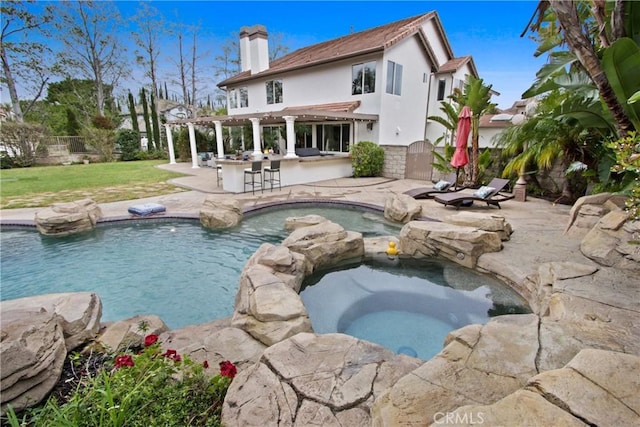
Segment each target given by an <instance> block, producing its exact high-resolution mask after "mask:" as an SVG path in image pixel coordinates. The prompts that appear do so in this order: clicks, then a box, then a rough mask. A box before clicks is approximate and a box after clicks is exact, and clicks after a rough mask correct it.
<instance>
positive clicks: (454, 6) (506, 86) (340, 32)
mask: <svg viewBox="0 0 640 427" xmlns="http://www.w3.org/2000/svg"><path fill="white" fill-rule="evenodd" d="M38 3H40V5H42V4H43V3H44V2H42V1H38ZM148 3H149V4H150V5H151V6H153V7H155V8H156V9H158V10H159V11H160V12H161V14H162V15H163V16H164V18H165V20H166V21H169V22H174V23H175V22H180V23H182V24H184V25H198V26H199V27H200V30H199V33H198V50H199V52H201V53H202V55H203V59H202V60H201V65H202V67H203V68H204V70H207V71H205V72H206V73H207V76H208V78H207V81H206V84H207V85H208V86H209V87H211V90H210V91H206V92H211V93H213V89H214V88H215V85H216V84H217V83H218V82H219V80H221V79H222V78H217V79H216V78H214V77H213V71H212V70H211V68H209V69H207V66H209V67H210V64H211V63H212V62H213V58H214V57H215V56H216V55H218V54H219V47H220V46H222V45H224V44H225V43H227V44H228V42H229V40H232V39H233V40H235V41H237V40H238V35H239V32H240V28H241V27H243V26H252V25H256V24H261V25H264V26H265V27H266V28H267V32H268V34H269V35H270V37H273V38H274V40H278V41H279V42H280V43H281V44H282V45H283V46H286V47H288V48H289V52H293V51H294V50H296V49H298V48H302V47H306V46H309V45H312V44H315V43H320V42H324V41H327V40H331V39H333V38H337V37H341V36H344V35H348V34H350V33H351V32H358V31H363V30H366V29H370V28H373V27H376V26H380V25H385V24H388V23H391V22H394V21H397V20H401V19H404V18H408V17H412V16H416V15H422V14H425V13H428V12H431V11H436V12H437V13H438V15H439V17H440V20H441V22H442V25H443V28H444V31H445V34H446V35H447V38H448V40H449V43H450V45H451V47H452V50H453V53H454V55H455V56H456V57H459V56H466V55H471V56H472V57H473V60H474V63H475V65H476V68H477V70H478V73H479V75H480V77H481V78H482V79H483V80H484V82H485V84H490V85H492V89H493V90H494V91H496V92H498V93H500V95H499V96H497V97H494V98H493V99H492V102H495V103H497V104H498V107H499V108H503V109H504V108H509V107H510V106H512V105H513V103H514V102H515V101H517V100H519V99H520V98H521V94H522V93H523V92H524V91H525V90H527V89H528V88H529V87H530V86H531V84H532V83H533V82H534V80H535V74H536V72H537V71H538V70H539V69H540V67H542V65H544V62H545V58H535V57H534V56H533V53H534V51H535V49H536V43H535V42H534V41H532V40H530V38H529V35H525V36H524V37H520V34H521V33H522V32H523V30H524V28H525V27H526V25H527V23H528V22H529V19H530V17H531V16H532V14H533V13H534V11H535V9H536V6H537V1H528V0H502V1H479V0H477V1H476V0H467V1H461V0H440V1H414V0H411V1H376V0H367V1H363V0H361V1H341V0H333V1H331V0H330V1H300V0H298V1H293V0H291V1H270V0H263V1H244V0H236V1H212V0H200V1H176V0H151V1H148ZM115 4H116V6H117V7H118V9H119V10H120V13H121V15H122V16H123V17H124V18H130V17H132V16H134V15H135V14H136V12H137V9H138V8H139V5H140V2H139V1H123V0H120V1H116V2H115ZM122 36H123V37H125V42H127V41H128V42H129V43H130V48H131V49H130V50H133V47H134V46H133V45H134V43H133V40H132V37H131V36H127V33H126V32H124V31H123V32H122ZM127 38H128V40H127ZM161 46H162V53H161V55H160V64H161V72H160V74H161V77H162V75H163V74H164V75H165V76H169V75H171V74H174V73H175V69H176V67H175V60H176V54H175V52H176V49H177V43H176V40H175V39H174V38H170V37H167V36H163V38H162V39H161ZM209 70H211V71H209ZM166 78H167V79H170V77H166ZM161 80H164V79H161ZM121 83H123V85H124V86H128V88H129V89H130V90H132V91H133V92H135V91H137V89H135V88H139V87H140V86H141V85H142V84H144V83H146V82H145V81H144V78H143V76H142V75H137V74H136V73H133V74H132V75H131V76H130V77H129V81H128V82H121ZM169 87H170V88H171V85H169ZM170 90H171V89H170ZM201 92H202V91H201ZM6 95H7V94H6V92H5V91H4V90H3V91H2V96H3V98H5V97H6ZM6 101H8V100H4V99H3V102H6Z"/></svg>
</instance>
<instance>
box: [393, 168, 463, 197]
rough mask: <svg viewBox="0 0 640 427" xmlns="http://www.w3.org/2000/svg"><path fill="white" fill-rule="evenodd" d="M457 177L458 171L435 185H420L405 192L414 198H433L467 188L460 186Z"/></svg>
mask: <svg viewBox="0 0 640 427" xmlns="http://www.w3.org/2000/svg"><path fill="white" fill-rule="evenodd" d="M456 178H457V177H456V173H455V172H452V173H450V174H449V175H448V176H447V177H446V178H445V179H441V180H440V181H438V182H436V183H435V184H434V185H433V187H418V188H414V189H411V190H408V191H405V192H404V194H406V195H408V196H411V197H413V198H414V199H433V198H434V197H435V196H436V195H438V194H445V193H454V192H457V191H460V190H464V189H465V188H467V187H465V186H458V185H457V183H456Z"/></svg>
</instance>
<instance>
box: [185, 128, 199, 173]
mask: <svg viewBox="0 0 640 427" xmlns="http://www.w3.org/2000/svg"><path fill="white" fill-rule="evenodd" d="M187 126H188V127H189V147H191V168H192V169H199V168H200V166H198V152H197V151H196V150H197V149H196V129H195V127H194V126H193V123H187Z"/></svg>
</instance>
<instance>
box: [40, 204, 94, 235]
mask: <svg viewBox="0 0 640 427" xmlns="http://www.w3.org/2000/svg"><path fill="white" fill-rule="evenodd" d="M101 218H102V210H101V209H100V207H99V206H98V204H97V203H96V202H94V201H93V200H91V199H82V200H78V201H75V202H68V203H54V204H53V205H51V207H49V208H46V209H43V210H40V211H38V212H36V215H35V223H36V228H37V229H38V231H39V232H40V233H41V234H43V235H46V236H59V237H62V236H68V235H70V234H77V233H82V232H84V231H88V230H91V229H93V228H94V227H95V225H96V223H97V222H98V220H100V219H101Z"/></svg>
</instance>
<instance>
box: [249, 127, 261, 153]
mask: <svg viewBox="0 0 640 427" xmlns="http://www.w3.org/2000/svg"><path fill="white" fill-rule="evenodd" d="M249 120H251V126H252V127H253V153H251V154H253V158H254V159H261V158H262V144H261V143H260V119H258V118H256V117H252V118H250V119H249Z"/></svg>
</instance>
